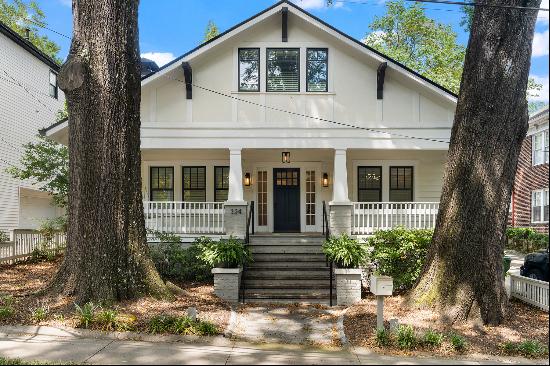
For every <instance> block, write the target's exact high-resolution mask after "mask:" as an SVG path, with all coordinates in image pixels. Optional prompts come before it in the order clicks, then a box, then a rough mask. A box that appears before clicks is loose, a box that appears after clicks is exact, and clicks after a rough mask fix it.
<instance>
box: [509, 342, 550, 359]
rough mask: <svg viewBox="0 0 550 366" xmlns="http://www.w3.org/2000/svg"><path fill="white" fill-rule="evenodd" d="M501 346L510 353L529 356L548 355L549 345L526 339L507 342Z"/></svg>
mask: <svg viewBox="0 0 550 366" xmlns="http://www.w3.org/2000/svg"><path fill="white" fill-rule="evenodd" d="M501 348H502V349H503V350H504V351H505V352H506V353H508V354H513V355H516V354H519V355H522V356H525V357H529V358H535V357H543V356H546V355H548V347H547V346H545V345H544V344H542V343H540V342H538V341H534V340H526V341H523V342H520V343H516V342H505V343H504V344H502V345H501Z"/></svg>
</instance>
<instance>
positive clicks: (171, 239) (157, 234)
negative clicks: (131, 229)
mask: <svg viewBox="0 0 550 366" xmlns="http://www.w3.org/2000/svg"><path fill="white" fill-rule="evenodd" d="M147 234H149V235H151V236H153V237H154V238H155V239H157V240H158V241H160V242H161V243H181V237H180V236H179V235H177V234H174V233H164V232H161V231H157V230H151V229H147Z"/></svg>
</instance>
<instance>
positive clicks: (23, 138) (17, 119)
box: [0, 33, 64, 231]
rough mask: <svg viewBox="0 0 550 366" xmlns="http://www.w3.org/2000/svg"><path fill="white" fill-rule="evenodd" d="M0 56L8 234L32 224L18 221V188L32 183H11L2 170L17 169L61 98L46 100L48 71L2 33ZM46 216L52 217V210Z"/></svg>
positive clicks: (1, 219)
mask: <svg viewBox="0 0 550 366" xmlns="http://www.w3.org/2000/svg"><path fill="white" fill-rule="evenodd" d="M0 55H1V56H0V157H1V160H0V230H4V231H9V230H13V229H16V228H18V227H20V223H21V222H23V223H24V224H25V225H30V224H31V222H34V221H29V220H26V221H22V220H21V218H20V196H21V192H20V187H24V188H29V189H33V188H36V187H33V185H32V182H22V181H20V180H17V179H13V178H12V177H11V176H10V175H9V174H7V173H6V171H5V170H6V168H7V167H8V166H10V165H16V166H18V164H19V160H20V158H21V155H22V153H23V150H24V149H23V145H24V144H26V143H29V142H31V141H35V139H36V136H37V134H38V130H39V129H41V128H44V127H47V126H49V125H51V124H52V123H54V122H55V116H56V113H57V111H58V110H59V109H61V108H62V106H63V103H64V95H63V92H61V91H59V94H58V99H55V98H52V97H50V96H49V72H50V67H49V66H48V65H47V64H45V63H44V62H42V61H41V60H39V59H38V58H37V57H35V56H34V55H32V54H31V53H29V52H28V51H27V50H25V49H24V48H22V47H21V46H20V45H18V44H17V43H15V42H14V41H13V40H11V39H10V38H8V37H7V36H5V35H4V34H2V33H0ZM18 83H20V84H21V85H22V86H19V85H18ZM25 88H26V89H27V91H25ZM42 201H43V200H42ZM27 203H28V201H27ZM37 204H38V203H37ZM42 204H43V202H42ZM26 206H27V207H29V205H28V204H27V205H26ZM44 209H45V208H43V207H41V208H39V210H38V212H37V214H38V215H39V216H41V215H43V214H44ZM32 211H33V208H32V206H30V212H29V210H26V211H25V212H27V213H29V214H30V215H31V216H32V215H33V212H32ZM48 212H51V214H52V215H53V216H55V213H56V210H55V209H53V208H52V210H51V211H48ZM34 226H36V224H35V225H34ZM24 228H25V229H28V228H32V227H24Z"/></svg>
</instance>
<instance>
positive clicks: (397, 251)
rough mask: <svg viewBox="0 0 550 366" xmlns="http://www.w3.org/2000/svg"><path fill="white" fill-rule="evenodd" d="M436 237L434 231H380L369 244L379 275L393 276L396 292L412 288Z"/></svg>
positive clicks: (372, 259) (400, 229)
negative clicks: (433, 237)
mask: <svg viewBox="0 0 550 366" xmlns="http://www.w3.org/2000/svg"><path fill="white" fill-rule="evenodd" d="M432 236H433V230H409V229H404V228H396V229H392V230H384V231H377V232H376V233H375V234H374V235H373V236H372V237H371V238H370V239H369V241H368V246H370V247H372V252H371V253H370V259H371V261H373V263H374V264H375V265H376V267H377V270H376V272H377V273H378V274H381V275H385V276H391V277H393V283H394V287H395V289H396V290H407V289H410V288H412V287H413V286H414V284H415V282H416V280H417V279H418V277H419V276H420V272H421V271H422V266H423V265H424V261H425V259H426V255H427V253H428V246H429V244H430V242H431V240H432Z"/></svg>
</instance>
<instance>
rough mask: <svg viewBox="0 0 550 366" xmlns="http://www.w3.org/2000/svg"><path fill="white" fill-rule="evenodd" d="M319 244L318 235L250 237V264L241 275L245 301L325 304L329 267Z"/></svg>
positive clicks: (328, 287)
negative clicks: (251, 260)
mask: <svg viewBox="0 0 550 366" xmlns="http://www.w3.org/2000/svg"><path fill="white" fill-rule="evenodd" d="M323 241H324V237H323V236H322V235H320V234H318V235H304V234H276V235H273V236H269V235H255V236H251V237H250V244H249V247H250V250H251V252H252V259H253V262H252V263H250V264H249V265H248V266H247V267H246V269H245V271H244V273H243V288H244V297H245V302H259V303H297V302H298V303H316V304H319V303H320V304H329V303H330V301H329V299H330V267H329V266H328V265H327V263H326V259H325V256H324V254H323V252H322V249H321V246H322V244H323ZM334 286H335V282H334V281H333V288H334ZM335 296H336V291H335V290H333V299H335Z"/></svg>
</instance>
